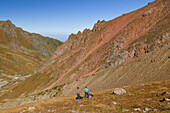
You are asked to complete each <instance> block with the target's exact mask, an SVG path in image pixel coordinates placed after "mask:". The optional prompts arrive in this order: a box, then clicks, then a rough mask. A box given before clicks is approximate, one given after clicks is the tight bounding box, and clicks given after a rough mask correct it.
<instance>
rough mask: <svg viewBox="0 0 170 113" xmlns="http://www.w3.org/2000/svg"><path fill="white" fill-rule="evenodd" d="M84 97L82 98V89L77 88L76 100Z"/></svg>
mask: <svg viewBox="0 0 170 113" xmlns="http://www.w3.org/2000/svg"><path fill="white" fill-rule="evenodd" d="M82 98H83V97H81V96H80V89H79V87H77V97H76V99H82Z"/></svg>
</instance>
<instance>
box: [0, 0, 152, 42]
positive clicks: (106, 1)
mask: <svg viewBox="0 0 170 113" xmlns="http://www.w3.org/2000/svg"><path fill="white" fill-rule="evenodd" d="M152 1H154V0H0V20H7V19H9V20H11V21H12V22H13V23H14V24H15V25H16V26H17V27H22V28H23V29H24V30H26V31H29V32H35V33H39V34H42V35H45V36H50V37H52V38H57V39H59V40H61V41H65V40H66V39H67V38H68V35H69V34H71V33H77V32H78V31H83V30H84V29H85V28H90V29H91V28H92V27H93V25H94V24H95V23H96V22H97V20H111V19H114V18H115V17H118V16H120V15H122V14H125V13H128V12H131V11H134V10H136V9H139V8H141V7H143V6H145V5H147V4H148V2H152Z"/></svg>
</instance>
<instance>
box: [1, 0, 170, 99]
mask: <svg viewBox="0 0 170 113" xmlns="http://www.w3.org/2000/svg"><path fill="white" fill-rule="evenodd" d="M169 13H170V10H169V1H167V0H157V1H155V2H153V3H150V4H148V5H147V6H145V7H143V8H141V9H139V10H136V11H134V12H131V13H128V14H124V15H122V16H120V17H118V18H116V19H113V20H110V21H98V22H97V23H96V24H95V25H94V27H93V29H92V30H89V29H85V30H84V31H83V32H82V33H81V32H78V33H77V34H71V35H70V36H69V39H68V40H67V41H66V42H65V43H64V44H63V45H61V46H60V47H58V48H57V50H56V52H55V53H54V54H53V56H52V57H51V58H50V59H49V60H47V61H46V63H44V64H43V65H41V67H40V68H39V69H38V70H36V72H35V73H34V75H33V76H31V77H30V78H28V79H26V80H25V81H24V82H23V83H21V84H19V85H17V86H16V87H14V88H13V89H12V90H13V94H14V95H12V96H11V95H10V94H9V95H5V96H4V97H3V98H9V97H10V98H16V97H19V96H23V95H28V94H35V93H37V92H40V91H43V90H47V89H50V88H52V87H54V86H57V85H61V84H65V83H67V82H71V81H73V80H76V79H80V78H82V77H85V76H89V75H91V74H93V73H95V72H100V71H103V70H104V69H106V68H109V67H113V66H117V65H119V64H122V63H123V62H128V60H130V59H133V58H136V57H137V56H141V55H143V54H145V53H147V52H152V51H153V50H156V49H157V48H161V47H163V46H167V45H168V43H169V35H170V29H169V28H170V23H169V18H170V17H169ZM142 63H143V61H142ZM158 64H159V63H158ZM131 65H133V64H131ZM131 65H130V66H131ZM140 66H141V64H140ZM147 66H149V65H147ZM150 66H151V67H150V68H152V65H150ZM132 67H133V66H132ZM165 67H167V64H166V65H165ZM113 68H114V67H113ZM120 69H121V68H120ZM156 69H159V66H158V67H157V68H156ZM127 70H128V69H127ZM108 72H109V71H108ZM118 72H120V71H118ZM139 72H140V71H139ZM111 73H113V72H111ZM120 73H121V72H120ZM153 73H156V70H155V72H153ZM153 73H152V74H153ZM117 74H118V73H117ZM138 74H139V73H138V72H137V75H138ZM101 76H103V77H105V76H104V75H103V74H101ZM148 76H149V74H146V79H145V80H143V81H141V82H140V83H143V82H146V81H151V80H150V78H149V77H148ZM165 76H167V74H165ZM127 77H129V78H134V79H133V81H136V79H138V76H136V77H135V75H133V74H132V76H131V74H130V75H129V74H128V73H127ZM157 77H160V76H159V75H156V76H155V78H157ZM123 78H124V79H125V80H126V79H127V78H126V76H124V77H123ZM165 78H166V77H165ZM103 79H104V78H103ZM115 79H116V80H118V79H120V78H115ZM162 79H163V78H162ZM168 79H169V78H168ZM101 80H102V79H101ZM94 81H95V80H94ZM106 82H107V81H101V83H103V84H107V83H106ZM29 83H31V84H29ZM28 84H29V85H28ZM128 84H129V83H125V84H124V82H123V83H120V84H119V85H128ZM21 86H22V87H21ZM115 86H116V84H115ZM28 87H29V88H28ZM112 87H114V86H112ZM95 90H98V89H95Z"/></svg>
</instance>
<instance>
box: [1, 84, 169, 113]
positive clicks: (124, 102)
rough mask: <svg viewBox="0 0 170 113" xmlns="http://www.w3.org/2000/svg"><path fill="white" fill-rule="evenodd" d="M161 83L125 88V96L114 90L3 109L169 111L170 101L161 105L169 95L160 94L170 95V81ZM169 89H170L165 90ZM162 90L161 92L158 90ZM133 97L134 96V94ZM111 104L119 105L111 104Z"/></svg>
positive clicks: (60, 112)
mask: <svg viewBox="0 0 170 113" xmlns="http://www.w3.org/2000/svg"><path fill="white" fill-rule="evenodd" d="M159 83H160V84H157V83H156V82H150V83H149V84H148V83H146V84H143V85H140V84H139V85H134V86H129V87H125V88H124V89H125V90H126V91H127V93H126V94H123V95H112V91H113V89H108V90H102V91H96V92H92V94H93V95H94V97H93V98H90V99H87V98H84V99H81V100H75V99H74V98H75V97H76V95H72V96H66V97H65V96H64V97H56V98H52V99H46V100H42V101H39V102H36V103H30V104H26V105H22V106H19V107H16V108H10V109H6V110H1V112H2V113H18V112H22V111H25V112H31V111H34V112H35V113H38V112H41V113H47V112H49V111H50V110H51V111H52V110H53V112H55V113H67V112H68V113H69V112H73V111H78V112H80V113H81V112H82V113H83V112H87V113H93V112H95V113H96V112H101V113H111V112H114V113H120V112H122V110H128V112H134V109H135V108H140V109H141V110H144V109H145V108H148V109H149V111H150V112H160V111H162V112H164V113H168V112H169V105H168V102H167V101H166V102H159V100H162V99H163V98H169V96H170V94H168V93H167V94H166V95H164V96H156V95H160V94H162V93H163V92H165V91H166V92H170V81H160V82H159ZM165 87H167V88H165ZM160 88H161V89H162V90H161V91H160V90H158V89H160ZM132 94H133V95H132ZM112 101H114V102H116V103H117V104H112ZM29 107H35V109H32V110H29V109H28V108H29Z"/></svg>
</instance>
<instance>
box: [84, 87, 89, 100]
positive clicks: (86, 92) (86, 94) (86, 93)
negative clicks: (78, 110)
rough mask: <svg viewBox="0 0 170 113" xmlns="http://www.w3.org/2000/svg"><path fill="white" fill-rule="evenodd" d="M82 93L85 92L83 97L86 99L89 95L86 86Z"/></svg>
mask: <svg viewBox="0 0 170 113" xmlns="http://www.w3.org/2000/svg"><path fill="white" fill-rule="evenodd" d="M84 92H85V97H86V98H88V93H89V90H88V89H87V86H86V87H85V90H84Z"/></svg>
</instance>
